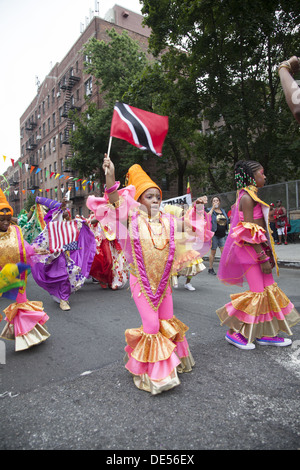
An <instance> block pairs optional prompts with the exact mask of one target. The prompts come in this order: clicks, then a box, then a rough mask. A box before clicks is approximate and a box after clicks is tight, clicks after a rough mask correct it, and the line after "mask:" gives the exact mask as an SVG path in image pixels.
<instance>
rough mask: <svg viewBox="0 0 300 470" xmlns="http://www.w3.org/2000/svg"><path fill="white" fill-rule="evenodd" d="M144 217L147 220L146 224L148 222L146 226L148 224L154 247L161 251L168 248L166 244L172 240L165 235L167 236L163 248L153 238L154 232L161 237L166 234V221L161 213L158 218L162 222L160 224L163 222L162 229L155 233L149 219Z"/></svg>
mask: <svg viewBox="0 0 300 470" xmlns="http://www.w3.org/2000/svg"><path fill="white" fill-rule="evenodd" d="M142 219H143V220H144V221H145V224H146V226H147V228H148V232H149V234H150V238H151V241H152V244H153V246H154V248H156V249H157V250H159V251H163V250H164V249H165V248H166V246H167V245H168V244H169V243H170V240H169V239H168V238H166V237H165V238H166V243H165V244H164V246H163V247H162V248H159V247H158V246H157V245H156V244H155V241H154V240H153V235H152V234H154V235H158V236H159V237H161V236H162V234H163V233H164V235H165V236H166V227H165V224H164V221H163V219H162V217H161V215H159V219H158V220H159V222H160V224H161V227H162V229H161V233H157V234H155V233H154V232H153V230H152V227H151V225H150V224H149V222H148V220H147V219H146V218H145V217H142Z"/></svg>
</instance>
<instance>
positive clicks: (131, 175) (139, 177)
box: [126, 164, 162, 201]
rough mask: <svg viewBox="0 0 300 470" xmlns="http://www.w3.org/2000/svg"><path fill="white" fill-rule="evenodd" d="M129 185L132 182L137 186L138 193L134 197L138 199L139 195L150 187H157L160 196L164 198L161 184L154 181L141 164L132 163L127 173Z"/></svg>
mask: <svg viewBox="0 0 300 470" xmlns="http://www.w3.org/2000/svg"><path fill="white" fill-rule="evenodd" d="M126 183H127V185H129V184H132V185H133V186H135V189H136V193H135V196H134V199H135V200H136V201H137V200H138V199H139V197H140V196H141V195H142V194H143V193H144V192H145V191H147V189H150V188H157V189H159V192H160V197H161V198H162V192H161V189H160V187H159V186H157V184H156V183H154V181H152V179H151V178H150V177H149V176H148V175H147V173H145V171H144V170H143V168H142V167H141V166H140V165H137V164H135V165H132V166H131V167H130V168H129V170H128V173H127V175H126Z"/></svg>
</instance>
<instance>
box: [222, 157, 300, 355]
mask: <svg viewBox="0 0 300 470" xmlns="http://www.w3.org/2000/svg"><path fill="white" fill-rule="evenodd" d="M235 179H236V183H237V189H238V193H237V200H236V203H235V204H234V206H233V207H232V216H231V228H230V232H229V234H228V237H227V240H226V243H225V247H224V250H223V253H222V257H221V260H220V265H219V270H218V277H219V279H220V280H221V281H222V282H224V283H225V284H232V285H240V286H241V285H243V282H244V281H245V280H246V281H247V282H248V285H249V290H247V291H246V292H242V293H239V294H233V295H231V302H229V303H227V304H226V305H225V306H224V307H222V308H220V309H219V310H217V315H218V316H219V318H220V320H221V324H222V325H226V326H228V327H229V330H228V331H227V333H226V336H225V339H226V340H227V341H228V342H229V343H230V344H233V345H234V346H236V347H238V348H240V349H254V348H255V344H254V341H256V343H257V344H260V345H273V346H289V345H290V344H291V343H292V341H291V340H290V339H289V338H283V337H280V336H278V333H279V332H280V331H283V332H285V333H287V334H288V335H291V334H292V332H291V327H292V326H293V325H295V324H296V323H298V322H299V321H300V315H299V313H298V312H297V310H296V309H295V308H294V305H293V304H292V302H291V301H290V300H289V299H288V298H287V296H286V295H285V294H284V292H283V291H282V290H281V289H280V288H279V287H278V285H277V283H276V282H274V279H273V276H272V268H273V267H275V266H276V268H277V273H278V267H277V258H276V253H275V251H274V240H273V238H272V235H271V234H270V228H269V223H268V220H269V217H268V216H269V205H268V204H266V203H265V202H264V201H262V200H261V199H259V197H258V196H257V191H258V188H262V187H263V186H264V184H265V180H266V177H265V175H264V169H263V167H262V166H261V165H260V164H259V163H258V162H253V161H240V162H238V163H237V164H236V166H235Z"/></svg>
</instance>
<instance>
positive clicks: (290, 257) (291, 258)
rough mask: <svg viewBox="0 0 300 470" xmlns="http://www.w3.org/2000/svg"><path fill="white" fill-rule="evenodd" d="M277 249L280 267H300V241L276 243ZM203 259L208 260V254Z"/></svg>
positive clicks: (217, 257) (217, 258) (218, 258)
mask: <svg viewBox="0 0 300 470" xmlns="http://www.w3.org/2000/svg"><path fill="white" fill-rule="evenodd" d="M275 251H276V254H277V257H278V260H277V263H278V266H279V268H296V269H300V243H289V244H288V245H275ZM203 259H204V260H205V261H207V260H208V255H206V256H204V257H203ZM215 260H216V261H219V260H220V251H219V249H217V253H216V257H215Z"/></svg>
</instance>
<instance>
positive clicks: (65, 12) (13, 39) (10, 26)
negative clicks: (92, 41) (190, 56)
mask: <svg viewBox="0 0 300 470" xmlns="http://www.w3.org/2000/svg"><path fill="white" fill-rule="evenodd" d="M97 4H98V8H96V7H95V6H96V5H97ZM115 4H117V5H120V6H122V7H124V8H126V9H128V10H131V11H134V12H136V13H140V12H141V7H142V5H141V4H140V3H139V0H99V1H98V2H97V1H94V0H48V1H46V0H0V44H1V47H0V64H1V72H0V175H1V174H2V173H3V172H4V171H5V170H6V169H7V168H8V166H11V164H12V163H11V159H14V160H18V158H19V157H20V117H21V115H22V114H23V113H24V111H25V110H26V108H27V107H28V106H29V105H30V103H31V101H32V100H33V99H34V97H35V96H36V94H37V85H36V82H37V77H38V80H39V82H40V83H42V82H43V80H44V78H45V77H46V75H47V74H48V73H49V71H50V70H51V68H52V66H54V65H55V64H56V63H57V62H61V60H62V59H63V58H64V57H65V55H66V54H67V53H68V52H69V50H70V49H71V47H72V46H73V44H74V43H75V42H76V40H77V39H78V38H79V36H80V34H81V33H80V28H81V24H83V25H84V26H83V27H85V26H86V24H87V22H88V21H89V19H90V18H92V17H93V14H94V11H95V10H96V9H98V10H99V13H96V15H97V16H100V17H101V18H104V16H105V13H106V12H107V11H108V10H109V9H110V8H112V7H113V6H114V5H115ZM3 156H5V157H6V160H5V162H4V158H3Z"/></svg>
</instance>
